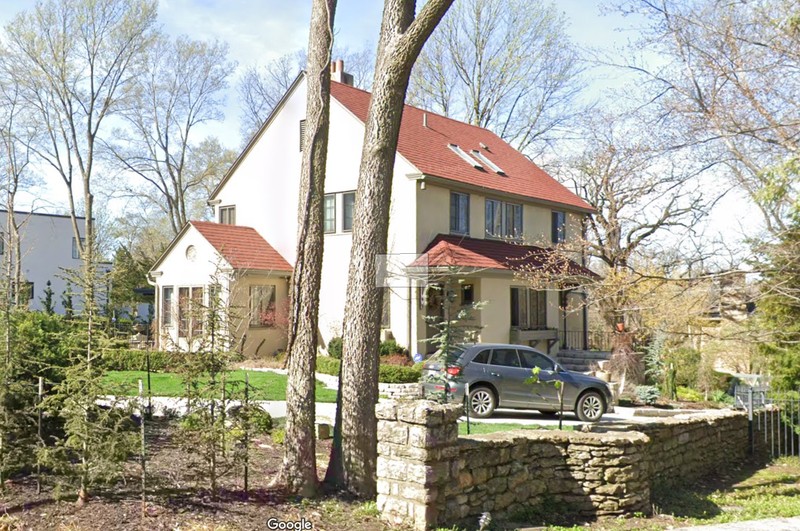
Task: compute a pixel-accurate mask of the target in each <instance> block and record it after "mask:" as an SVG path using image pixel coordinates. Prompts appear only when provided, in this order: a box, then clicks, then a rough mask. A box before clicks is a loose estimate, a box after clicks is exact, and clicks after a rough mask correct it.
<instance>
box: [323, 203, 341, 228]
mask: <svg viewBox="0 0 800 531" xmlns="http://www.w3.org/2000/svg"><path fill="white" fill-rule="evenodd" d="M329 201H331V202H332V203H333V206H332V208H330V210H329V206H330V205H328V202H329ZM328 213H332V214H333V217H332V218H329V217H328ZM336 217H337V216H336V194H325V197H324V198H323V200H322V227H323V231H324V233H325V234H334V233H336ZM328 221H330V222H331V227H330V228H329V227H328Z"/></svg>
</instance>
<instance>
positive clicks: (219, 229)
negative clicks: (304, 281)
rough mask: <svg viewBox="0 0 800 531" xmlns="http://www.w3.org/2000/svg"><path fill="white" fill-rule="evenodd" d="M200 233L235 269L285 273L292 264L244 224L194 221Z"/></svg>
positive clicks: (289, 269) (192, 223) (193, 224)
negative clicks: (243, 225)
mask: <svg viewBox="0 0 800 531" xmlns="http://www.w3.org/2000/svg"><path fill="white" fill-rule="evenodd" d="M189 223H190V224H191V225H192V226H193V227H194V228H195V229H197V231H198V232H199V233H200V234H202V235H203V237H204V238H205V239H206V240H208V243H210V244H211V245H212V246H213V247H214V249H216V250H217V252H218V253H219V254H220V256H222V257H223V258H224V259H225V260H226V261H227V262H228V263H229V264H230V265H231V267H233V268H234V269H253V270H258V271H285V272H287V273H291V271H292V266H291V265H289V262H287V261H286V260H285V259H284V258H283V257H282V256H281V255H280V253H278V251H276V250H275V249H274V248H273V247H272V246H271V245H270V244H269V243H267V240H265V239H264V238H262V237H261V235H260V234H259V233H258V232H256V230H255V229H253V228H251V227H242V226H240V225H222V224H220V223H212V222H210V221H190V222H189Z"/></svg>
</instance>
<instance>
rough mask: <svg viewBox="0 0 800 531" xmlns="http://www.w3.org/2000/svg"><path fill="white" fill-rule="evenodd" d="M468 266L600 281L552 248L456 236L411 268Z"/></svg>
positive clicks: (434, 245)
mask: <svg viewBox="0 0 800 531" xmlns="http://www.w3.org/2000/svg"><path fill="white" fill-rule="evenodd" d="M420 266H427V267H431V268H437V267H466V268H475V269H495V270H496V269H500V270H509V271H514V270H519V269H523V268H524V269H543V270H545V271H547V272H548V273H551V274H557V273H563V274H564V275H570V276H579V277H586V278H596V277H597V275H596V274H595V273H593V272H592V271H590V270H589V269H587V268H585V267H583V266H582V265H580V264H578V263H576V262H574V261H572V260H567V259H566V258H563V257H560V256H557V255H556V254H555V253H554V251H553V250H552V249H544V248H542V247H537V246H535V245H521V244H516V243H510V242H505V241H501V240H482V239H478V238H469V237H467V236H456V235H452V234H439V235H437V236H436V237H435V238H434V239H433V241H431V243H429V244H428V247H426V248H425V251H424V252H423V255H422V257H421V258H418V259H417V260H416V261H415V262H414V263H412V264H411V267H420Z"/></svg>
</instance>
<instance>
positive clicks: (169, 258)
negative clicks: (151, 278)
mask: <svg viewBox="0 0 800 531" xmlns="http://www.w3.org/2000/svg"><path fill="white" fill-rule="evenodd" d="M190 246H191V247H194V250H195V255H194V258H190V257H187V253H186V250H187V249H188V248H189V247H190ZM226 267H229V266H227V263H226V262H225V261H224V260H222V259H221V258H220V256H219V254H218V253H217V252H216V250H215V249H214V247H213V246H212V245H211V244H210V243H208V240H206V239H205V238H204V237H203V236H202V235H201V234H200V233H199V232H198V231H197V229H195V228H194V227H193V226H189V227H188V229H187V231H186V232H185V233H184V234H183V236H182V237H181V239H180V240H178V241H177V242H176V243H175V245H174V246H173V248H172V249H171V251H170V252H169V254H167V255H166V256H165V257H164V260H163V261H162V262H161V264H160V266H159V268H158V270H157V271H159V272H161V274H160V275H156V276H155V280H156V308H157V310H156V316H157V318H158V319H159V322H163V316H162V315H161V310H162V301H161V295H162V291H161V288H163V287H164V286H173V287H174V288H175V291H174V292H173V319H172V326H170V327H168V328H164V329H162V337H160V338H159V347H160V348H162V349H166V350H172V349H174V348H175V347H176V346H178V347H180V348H182V349H184V348H186V345H185V344H184V343H181V342H179V341H178V337H177V331H178V322H177V317H176V309H177V306H176V305H177V301H178V289H177V288H179V287H190V288H191V287H203V296H204V297H207V296H208V285H209V284H210V283H212V280H214V279H219V280H220V281H222V280H224V279H225V278H226V275H225V273H224V270H225V268H226ZM221 284H223V285H225V284H226V283H225V282H221Z"/></svg>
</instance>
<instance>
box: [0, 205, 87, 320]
mask: <svg viewBox="0 0 800 531" xmlns="http://www.w3.org/2000/svg"><path fill="white" fill-rule="evenodd" d="M14 217H15V220H16V223H17V225H19V226H20V228H19V232H20V248H21V251H20V253H21V258H22V275H23V277H24V279H25V280H26V281H28V282H33V299H32V300H31V301H30V304H29V308H30V309H32V310H43V309H44V307H43V305H42V299H44V290H45V288H46V287H47V281H48V280H49V281H50V284H51V289H52V290H53V303H54V306H55V308H54V309H55V311H56V312H57V313H61V314H63V313H64V307H63V305H62V302H61V294H62V293H63V292H64V291H65V290H66V288H67V280H65V278H64V277H65V274H66V273H65V270H77V269H78V268H80V267H81V261H80V260H79V259H74V258H72V238H73V232H72V221H71V220H70V218H69V216H60V215H54V214H30V213H24V212H17V213H15V214H14ZM0 227H2V230H3V234H7V233H8V231H7V227H6V212H5V211H0ZM78 227H79V230H80V232H81V235H82V234H83V220H82V219H80V220H78ZM5 239H6V240H7V239H8V237H7V236H6V237H5ZM4 247H5V252H8V250H9V249H8V242H7V241H6V242H5V245H4ZM76 290H77V288H76V287H74V286H73V291H76ZM74 305H75V307H76V308H78V307H79V301H78V300H75V301H74Z"/></svg>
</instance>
